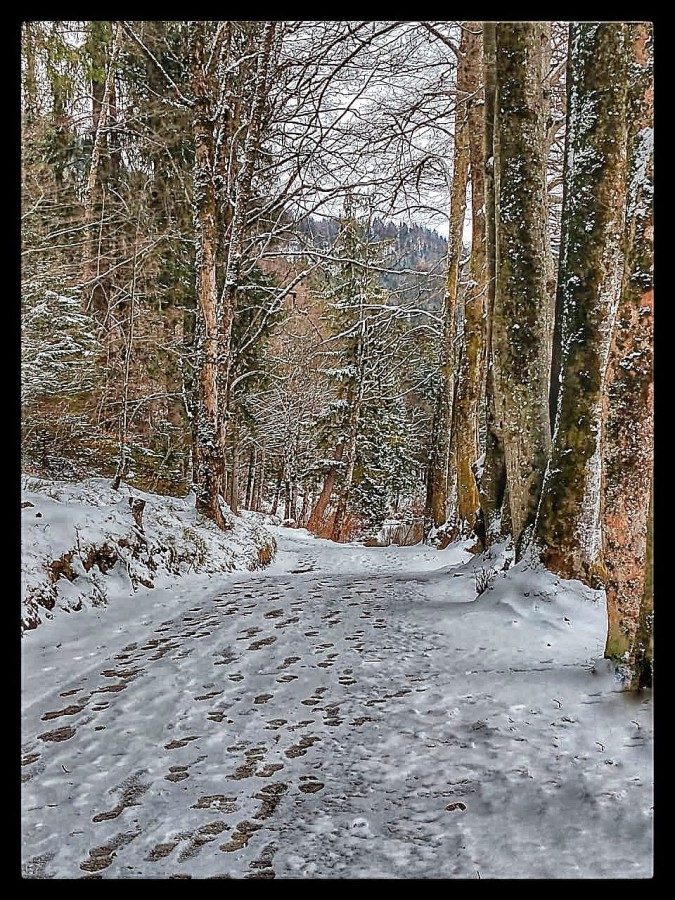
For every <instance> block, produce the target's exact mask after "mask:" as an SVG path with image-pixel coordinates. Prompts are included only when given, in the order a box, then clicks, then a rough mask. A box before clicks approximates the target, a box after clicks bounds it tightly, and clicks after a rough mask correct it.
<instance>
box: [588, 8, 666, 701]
mask: <svg viewBox="0 0 675 900" xmlns="http://www.w3.org/2000/svg"><path fill="white" fill-rule="evenodd" d="M628 27H629V40H630V43H631V48H632V51H633V52H632V60H631V62H632V66H631V69H630V78H631V82H630V85H629V88H628V100H629V104H630V109H629V125H628V129H629V134H628V180H627V185H626V188H627V189H626V196H625V202H626V228H625V235H624V259H625V265H624V272H623V284H622V288H621V298H620V300H619V307H618V311H617V315H616V318H615V320H614V322H613V330H612V336H611V343H610V347H609V362H608V367H607V377H606V382H607V391H606V394H605V397H604V403H603V426H604V427H603V431H602V490H601V522H602V536H603V544H602V556H603V563H604V573H605V590H606V594H607V613H608V634H607V644H606V647H605V656H607V657H609V658H611V659H614V660H616V662H617V668H618V671H619V673H620V675H621V676H622V678H623V679H624V683H625V686H626V687H628V688H631V687H633V688H637V687H642V686H645V685H647V684H649V683H651V620H652V616H653V597H652V585H651V580H652V578H651V566H652V527H653V526H652V512H651V505H652V503H653V477H652V467H653V448H654V393H653V390H654V389H653V375H654V360H653V338H654V334H653V321H654V319H653V314H654V296H653V274H652V273H653V268H654V255H653V210H652V196H653V118H654V117H653V112H654V105H653V104H654V99H653V82H652V41H653V35H652V27H651V26H650V25H649V24H647V23H636V24H632V25H629V26H628Z"/></svg>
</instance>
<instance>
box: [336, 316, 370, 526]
mask: <svg viewBox="0 0 675 900" xmlns="http://www.w3.org/2000/svg"><path fill="white" fill-rule="evenodd" d="M361 316H363V312H361ZM365 366H366V323H365V320H364V319H363V318H362V319H361V322H360V324H359V339H358V343H357V347H356V371H357V376H356V377H357V383H356V386H355V390H354V391H350V392H349V393H350V395H351V396H350V410H349V427H348V432H347V445H346V450H347V458H346V465H345V473H344V476H343V479H342V486H341V489H340V496H339V498H338V504H337V509H336V510H335V519H334V520H333V534H332V539H333V540H334V541H341V540H342V532H343V528H344V521H345V516H346V514H347V504H348V501H349V494H350V492H351V488H352V481H353V480H354V467H355V465H356V441H357V439H358V435H359V422H360V420H361V405H362V403H363V392H364V388H365V380H366V379H365Z"/></svg>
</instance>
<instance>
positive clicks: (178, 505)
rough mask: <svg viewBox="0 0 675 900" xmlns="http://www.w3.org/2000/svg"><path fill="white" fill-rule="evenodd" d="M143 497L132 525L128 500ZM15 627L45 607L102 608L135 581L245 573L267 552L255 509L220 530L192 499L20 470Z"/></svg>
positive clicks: (29, 623) (37, 620) (147, 583)
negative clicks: (18, 615)
mask: <svg viewBox="0 0 675 900" xmlns="http://www.w3.org/2000/svg"><path fill="white" fill-rule="evenodd" d="M134 501H144V502H145V506H144V508H143V512H142V519H141V520H140V522H141V526H140V527H139V524H138V522H137V521H136V519H135V518H134V515H133V512H132V507H131V503H133V502H134ZM21 506H22V509H21V533H22V548H21V549H22V552H21V570H22V615H21V625H22V629H31V628H35V627H37V626H38V625H39V624H41V622H42V620H43V619H44V618H51V617H52V612H51V611H52V610H54V609H61V610H65V611H67V612H73V611H79V610H81V609H83V608H85V607H92V606H93V607H97V606H105V605H107V603H108V602H109V601H110V600H111V599H113V598H117V597H120V596H129V595H131V594H134V592H136V591H137V590H138V588H139V586H144V587H159V586H165V585H167V584H170V583H173V582H175V581H176V579H178V578H181V577H183V576H185V575H188V574H193V575H194V574H215V573H220V572H232V571H234V570H238V569H243V570H254V569H258V568H261V566H263V565H265V564H267V563H268V562H269V561H270V560H271V559H272V558H273V556H274V553H275V552H276V544H275V541H274V538H273V537H272V536H271V534H270V533H269V532H268V531H266V530H265V529H264V528H263V527H262V526H261V522H262V517H261V516H251V515H249V516H248V517H247V518H246V519H241V518H238V517H235V516H233V515H231V513H230V512H229V510H228V511H227V515H226V519H227V520H228V522H229V524H230V526H231V527H230V530H229V531H227V532H222V531H220V530H219V529H218V528H217V527H216V526H215V525H214V524H213V523H212V522H210V521H209V520H208V519H206V518H205V517H204V516H202V515H200V514H199V513H198V512H197V511H196V510H195V508H194V497H193V496H189V497H186V498H183V499H181V498H178V497H167V496H161V495H158V494H151V493H146V492H144V491H139V490H136V489H132V488H130V487H128V486H127V485H121V487H120V489H119V490H118V491H115V490H113V489H112V487H111V486H110V481H109V480H106V479H103V478H90V479H87V480H86V481H81V482H77V483H71V482H54V481H46V480H43V479H39V478H32V477H27V476H26V477H24V478H23V482H22V496H21Z"/></svg>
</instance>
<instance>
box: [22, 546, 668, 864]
mask: <svg viewBox="0 0 675 900" xmlns="http://www.w3.org/2000/svg"><path fill="white" fill-rule="evenodd" d="M278 539H279V543H280V553H279V557H278V560H277V562H275V563H274V565H273V566H272V567H270V569H268V570H266V571H265V572H263V573H254V574H250V575H242V574H239V575H232V576H227V577H221V578H218V579H216V578H211V579H209V578H205V577H199V578H195V579H194V580H190V583H189V584H184V585H181V586H179V587H173V588H170V589H167V590H160V589H158V590H155V591H145V592H142V593H139V594H137V595H136V596H135V597H134V598H129V599H126V600H120V601H119V603H116V604H115V605H114V606H111V607H109V608H107V609H104V610H98V611H96V610H92V611H88V612H86V613H85V612H83V613H77V614H73V616H74V615H77V616H78V617H81V619H78V621H77V622H72V621H68V620H69V619H70V618H71V617H69V616H67V615H66V614H65V613H64V614H62V615H60V616H57V617H56V618H57V621H54V622H51V623H46V624H45V625H43V626H41V628H39V629H37V630H36V632H34V633H30V634H28V635H27V636H26V638H25V639H24V641H23V676H24V711H23V728H22V732H23V734H22V780H23V785H22V810H23V812H22V815H23V822H22V868H23V874H24V876H25V877H35V878H53V877H56V878H79V877H83V878H148V877H151V878H190V877H192V878H212V877H213V878H219V877H220V878H274V877H275V876H276V877H298V876H305V877H351V878H366V877H394V878H409V877H427V878H435V877H440V878H443V877H478V874H480V877H645V876H648V875H649V874H651V804H652V802H653V801H652V797H651V786H650V785H651V705H650V704H651V701H650V698H649V697H640V698H637V699H633V698H626V697H625V696H624V695H621V694H618V693H616V692H615V691H614V690H613V689H612V684H611V679H610V678H609V676H607V675H605V674H603V672H602V670H601V669H599V670H597V671H596V672H595V673H592V672H591V671H590V669H591V664H590V663H589V658H592V657H594V656H596V655H597V652H598V644H599V643H601V641H602V636H603V628H604V609H603V608H602V607H601V605H600V604H596V605H593V604H592V603H590V602H589V601H586V602H584V601H583V600H580V599H579V597H578V596H577V595H574V596H568V595H567V594H565V593H563V592H562V591H561V593H560V596H559V597H556V598H555V599H553V598H552V597H550V596H548V595H547V593H546V590H543V589H539V590H533V592H532V594H533V596H531V597H527V598H526V597H525V594H524V592H521V593H518V592H516V593H515V594H514V592H513V590H511V593H509V592H508V591H506V589H504V590H502V592H501V594H500V593H499V591H498V590H495V591H493V592H488V593H487V594H484V595H483V596H482V597H481V598H479V599H478V600H476V601H475V602H473V601H474V598H475V590H474V583H473V578H472V576H471V573H470V571H469V570H468V569H467V568H466V567H463V568H461V569H457V571H455V572H453V571H452V567H458V566H460V563H463V562H465V561H466V560H468V559H469V555H468V554H467V553H465V552H464V551H463V550H461V549H449V550H448V551H444V552H443V553H437V552H435V551H433V550H430V549H429V548H421V547H414V548H386V549H380V548H373V549H365V548H363V547H358V546H355V545H341V546H336V545H333V544H330V543H329V542H325V541H320V540H316V539H312V538H310V537H309V536H308V535H307V534H306V533H303V532H291V531H288V530H286V529H279V530H278ZM451 554H452V555H451ZM441 567H443V568H441ZM454 576H457V577H454ZM502 580H503V582H504V585H506V583H507V579H502ZM535 587H536V585H535ZM540 587H541V586H540ZM519 590H520V588H519ZM67 626H70V628H68V627H67ZM75 626H77V627H75ZM551 646H552V647H553V649H549V648H550V647H551ZM554 658H555V662H554ZM600 748H602V749H600ZM589 846H592V847H594V848H595V847H596V846H597V847H598V848H599V849H598V851H597V852H596V851H595V850H593V852H589Z"/></svg>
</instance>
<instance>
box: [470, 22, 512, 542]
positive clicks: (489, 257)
mask: <svg viewBox="0 0 675 900" xmlns="http://www.w3.org/2000/svg"><path fill="white" fill-rule="evenodd" d="M496 57H497V46H496V26H495V23H494V22H483V80H484V84H485V126H484V127H485V186H484V189H485V283H486V292H485V304H486V316H485V363H484V364H485V432H486V433H485V458H484V462H483V467H482V471H481V470H480V467H479V468H478V470H477V476H476V478H477V481H478V493H479V498H480V506H481V511H482V513H483V522H484V526H485V542H486V544H488V545H489V544H491V543H494V542H495V541H497V540H500V539H501V538H502V536H503V534H504V533H505V532H506V530H507V529H506V523H505V522H504V516H503V514H502V512H503V509H504V497H505V491H506V461H505V458H504V442H503V439H502V434H501V431H500V429H499V424H498V422H497V415H496V412H495V385H494V369H493V353H492V331H493V328H492V323H493V319H494V306H495V282H496V263H497V254H496V214H495V178H494V164H495V147H494V126H495V100H496V93H497V71H496V65H497V60H496Z"/></svg>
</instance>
